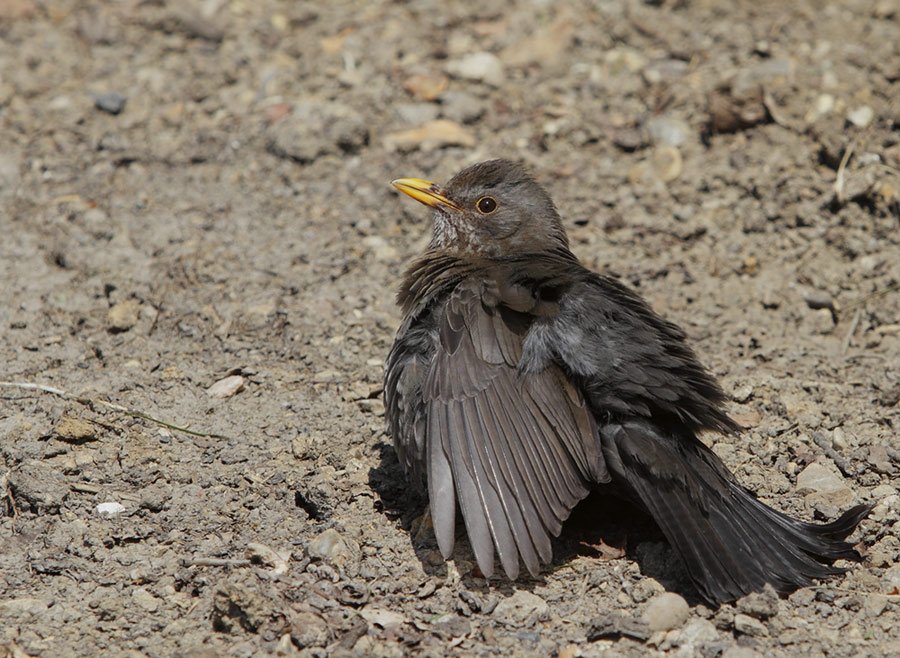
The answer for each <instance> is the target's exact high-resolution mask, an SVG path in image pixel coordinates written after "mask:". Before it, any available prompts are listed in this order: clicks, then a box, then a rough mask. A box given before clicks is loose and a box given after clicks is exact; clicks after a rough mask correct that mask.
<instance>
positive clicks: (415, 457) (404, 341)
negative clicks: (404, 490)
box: [384, 315, 436, 489]
mask: <svg viewBox="0 0 900 658" xmlns="http://www.w3.org/2000/svg"><path fill="white" fill-rule="evenodd" d="M433 324H434V323H433V320H432V318H431V317H430V316H428V315H426V316H425V317H421V316H410V317H408V318H407V319H406V321H405V322H404V323H403V325H401V327H400V329H399V331H398V332H397V338H396V340H395V341H394V344H393V346H392V347H391V352H390V354H389V355H388V358H387V363H386V364H385V371H384V372H385V375H384V406H385V418H386V419H387V424H388V431H389V432H390V434H391V436H392V437H393V439H394V448H395V450H396V451H397V457H398V458H399V460H400V464H401V465H402V466H403V470H404V471H405V472H406V474H407V475H408V476H409V477H410V479H411V480H412V482H413V483H414V484H416V485H417V486H419V487H421V488H422V489H424V484H425V472H424V470H423V467H424V464H425V420H426V416H425V414H426V408H425V401H424V399H423V398H422V384H423V382H424V380H425V375H426V374H427V373H428V367H429V363H430V362H431V359H432V357H433V356H434V351H435V342H436V339H435V337H434V333H435V330H434V326H433Z"/></svg>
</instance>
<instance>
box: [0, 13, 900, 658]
mask: <svg viewBox="0 0 900 658" xmlns="http://www.w3.org/2000/svg"><path fill="white" fill-rule="evenodd" d="M898 25H900V14H898V8H897V5H896V3H894V2H891V1H890V0H872V1H863V0H845V1H844V2H822V1H816V0H798V1H797V2H792V3H781V2H772V1H770V0H754V1H744V0H741V1H737V2H713V1H712V0H666V1H663V2H644V1H641V0H609V1H606V2H586V1H578V2H572V3H552V2H546V1H540V0H531V1H526V0H520V1H518V2H514V3H510V2H501V1H500V0H479V1H478V2H471V1H465V2H454V3H441V2H437V1H436V0H420V1H416V2H391V1H389V0H375V1H372V2H350V1H347V0H344V1H341V2H333V3H319V2H301V1H298V2H278V1H276V0H255V1H254V2H247V1H246V0H203V1H202V2H201V1H199V0H197V1H195V2H176V1H174V0H169V1H164V0H122V1H119V2H101V1H99V0H86V1H85V0H82V1H78V0H0V229H2V234H3V235H2V238H0V381H2V382H3V384H0V656H16V657H17V658H18V657H22V656H54V657H58V656H88V655H90V656H130V657H131V658H138V657H143V656H185V657H195V658H201V657H206V656H240V657H245V656H247V657H249V656H266V655H283V656H292V655H302V656H342V655H367V656H404V655H430V656H444V655H459V656H470V655H477V656H559V657H560V658H563V657H565V658H574V657H576V656H645V655H671V656H684V657H690V656H702V657H704V658H714V657H717V656H723V657H725V658H748V657H751V656H847V657H850V656H860V657H862V656H889V655H894V656H896V655H900V566H897V565H898V558H900V496H898V490H897V486H898V480H897V474H898V469H900V451H898V443H900V442H898V439H897V436H898V421H900V414H898V409H900V407H898V401H900V293H898V284H900V174H898V170H900V132H898V124H900V108H898V99H900V51H898V49H897V44H898V43H900V27H898ZM498 156H504V157H511V158H517V159H520V160H522V161H524V162H526V163H527V164H528V165H529V166H530V167H531V168H532V169H533V171H534V173H535V175H536V176H537V177H538V178H539V179H540V180H541V181H542V182H543V183H545V184H546V185H547V186H548V188H549V189H550V191H551V192H552V194H553V195H554V198H555V199H556V200H557V203H558V205H559V207H560V210H561V212H562V214H563V216H564V217H565V221H566V226H567V228H568V230H569V232H570V235H571V237H572V241H573V246H574V249H575V251H576V252H577V253H578V255H579V256H580V257H581V258H582V259H583V260H584V261H585V262H586V263H587V264H588V265H590V266H591V267H593V268H595V269H597V270H601V271H604V272H608V273H610V274H612V275H615V276H617V277H620V278H622V279H623V280H624V281H626V282H627V283H628V284H629V285H631V286H633V287H635V288H636V289H638V290H639V291H640V292H641V293H642V294H643V295H645V296H646V297H647V298H648V299H649V300H650V301H651V302H652V304H653V305H654V307H655V308H656V309H657V310H658V311H660V312H661V313H663V314H664V315H665V316H666V317H668V318H670V319H672V320H674V321H676V322H678V323H680V324H681V325H683V326H684V327H685V329H686V331H687V332H688V334H689V335H690V337H691V340H692V343H693V344H694V345H695V347H696V349H697V350H698V352H699V353H700V354H701V356H702V359H703V360H704V361H705V362H706V363H707V364H708V365H709V366H710V367H711V369H712V370H713V371H714V372H715V373H717V375H719V376H720V377H721V379H722V381H723V383H724V386H725V388H726V390H727V391H728V392H729V393H730V395H731V397H732V402H731V411H732V413H733V415H734V417H735V418H737V419H738V420H739V421H740V422H742V423H743V424H745V425H746V426H748V428H749V429H748V431H747V432H746V433H745V434H744V435H742V436H740V437H727V438H726V437H718V436H711V437H709V441H710V443H711V445H713V446H714V448H715V450H716V451H717V452H718V453H719V454H720V455H721V456H722V457H723V459H724V460H725V461H726V462H727V464H728V465H729V466H730V467H731V468H732V469H734V471H735V472H736V473H737V475H738V477H739V478H740V479H741V480H742V481H743V482H744V483H745V484H746V485H748V486H749V487H751V488H752V489H753V490H755V491H757V492H758V493H759V495H760V496H761V498H763V499H764V500H766V501H767V502H769V503H770V504H772V505H774V506H776V507H778V508H780V509H782V510H784V511H787V512H789V513H791V514H794V515H797V516H800V517H803V518H806V519H817V520H821V519H828V518H832V517H833V516H834V515H835V514H837V513H838V511H839V510H842V509H845V508H847V507H848V506H849V505H851V504H853V503H855V502H861V501H871V502H873V503H875V504H876V506H875V509H874V511H873V513H872V514H871V516H870V518H869V519H868V520H866V521H865V522H864V523H863V524H862V526H861V527H860V529H859V530H858V531H857V533H856V534H855V535H854V540H855V541H858V542H859V545H860V550H861V551H862V552H863V554H864V556H865V561H864V562H863V563H862V564H860V565H858V566H852V568H851V569H850V571H849V573H848V574H847V575H846V576H845V577H843V578H838V579H835V580H833V581H830V582H827V583H822V584H821V585H818V586H815V587H810V588H806V589H803V590H801V591H799V592H797V593H795V594H793V595H791V596H789V597H787V598H778V597H777V596H775V595H774V594H773V593H772V592H764V593H760V594H758V595H753V596H751V597H748V598H747V599H745V600H742V601H740V602H738V603H737V604H735V605H726V606H723V607H722V608H720V609H719V610H710V609H708V608H706V607H704V606H702V605H698V604H697V601H696V597H695V595H694V594H693V593H692V592H691V590H690V587H689V586H688V585H687V584H686V582H685V581H684V578H683V575H682V574H681V572H680V567H679V564H678V562H677V560H676V559H675V557H674V555H673V554H672V552H671V550H670V549H669V548H668V547H667V546H666V544H665V543H664V542H663V541H662V540H661V538H660V536H659V535H658V533H656V532H655V531H654V529H653V528H652V527H651V526H649V524H647V522H646V520H643V519H641V518H640V516H639V515H636V514H634V513H633V511H627V510H624V511H623V510H622V509H621V506H620V505H619V504H617V503H615V502H612V501H610V500H609V499H596V500H590V501H588V502H587V503H586V504H585V505H583V506H582V507H581V508H580V509H579V510H577V512H576V515H575V518H573V519H572V521H571V522H570V524H569V526H568V527H567V528H566V530H565V531H564V534H563V536H562V537H561V538H560V539H559V541H558V542H557V546H556V553H555V554H556V560H555V562H554V564H553V565H552V567H551V568H549V569H547V570H546V571H545V572H544V573H543V574H541V577H540V578H537V579H534V580H528V579H523V580H521V581H520V582H517V583H508V582H505V581H503V580H493V581H491V582H485V580H484V579H483V578H480V577H478V574H477V572H476V571H475V570H474V568H473V561H472V559H471V554H470V553H468V551H467V548H466V546H465V545H462V546H460V547H459V548H458V550H457V553H456V555H455V560H454V561H453V562H451V563H449V564H445V563H444V562H443V560H441V559H440V556H439V554H438V553H437V552H436V550H435V546H434V543H433V538H432V536H431V534H430V532H429V529H428V527H427V524H424V523H422V521H421V518H420V515H421V511H422V506H421V504H422V501H421V500H419V499H417V498H416V497H415V496H414V495H412V494H411V493H410V492H409V491H408V489H407V487H406V485H405V483H404V482H403V479H402V476H401V473H400V471H399V469H398V465H397V461H396V457H395V455H394V453H393V450H392V448H391V447H390V441H389V439H388V437H386V436H385V433H384V419H383V406H382V403H381V401H380V396H381V376H382V361H383V359H384V356H385V354H386V352H387V349H388V346H389V345H390V341H391V339H392V337H393V332H394V330H395V328H396V326H397V322H398V312H397V309H396V308H395V307H394V305H393V299H392V297H393V295H392V291H393V290H394V288H395V287H396V286H397V284H398V281H399V278H400V276H401V273H402V271H403V268H404V264H405V263H406V262H407V261H408V260H409V259H410V258H411V257H412V256H413V255H414V254H416V253H417V252H418V251H419V250H420V249H421V248H422V246H423V245H424V243H425V240H426V239H427V238H426V236H427V233H428V230H429V227H428V222H427V212H426V211H425V209H424V208H422V207H420V206H418V205H417V204H414V203H412V202H410V201H409V200H408V199H405V198H400V197H399V195H397V194H396V193H395V192H393V191H392V190H391V188H390V187H389V185H388V182H389V181H390V180H391V179H393V178H397V177H400V176H419V177H427V178H431V179H435V180H439V181H440V180H446V179H447V178H448V177H449V176H450V175H452V174H453V173H454V172H455V171H456V170H458V169H459V168H461V167H462V166H464V165H466V164H469V163H471V162H474V161H477V160H481V159H487V158H490V157H498ZM461 543H462V544H465V542H461Z"/></svg>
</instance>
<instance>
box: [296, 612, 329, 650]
mask: <svg viewBox="0 0 900 658" xmlns="http://www.w3.org/2000/svg"><path fill="white" fill-rule="evenodd" d="M290 624H291V631H290V632H291V640H292V641H293V642H294V644H296V645H297V646H298V647H300V648H301V649H306V648H308V647H324V646H325V645H326V644H328V643H329V642H330V641H331V631H330V630H329V628H328V623H327V622H326V621H325V620H324V619H323V618H322V617H320V616H319V615H317V614H315V613H313V612H305V611H304V612H298V613H297V614H296V615H294V616H293V617H291V620H290Z"/></svg>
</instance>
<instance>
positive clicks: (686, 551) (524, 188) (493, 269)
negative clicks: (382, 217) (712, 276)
mask: <svg viewBox="0 0 900 658" xmlns="http://www.w3.org/2000/svg"><path fill="white" fill-rule="evenodd" d="M392 185H393V186H394V188H396V189H397V190H399V191H400V192H402V193H404V194H406V195H408V196H410V197H412V198H413V199H415V200H417V201H420V202H421V203H423V204H425V205H427V206H429V207H430V208H431V209H432V231H431V239H430V242H429V244H428V248H427V249H426V250H425V252H424V253H423V254H422V255H421V256H419V257H418V258H416V259H414V260H413V261H412V262H411V264H410V265H409V267H408V269H407V270H406V273H405V276H404V278H403V281H402V284H401V286H400V288H399V292H398V294H397V303H398V305H399V307H400V309H401V311H402V316H403V319H402V322H401V325H400V327H399V329H398V331H397V334H396V337H395V339H394V342H393V344H392V346H391V349H390V352H389V354H388V356H387V360H386V363H385V373H384V403H385V416H386V423H387V431H388V433H389V434H390V435H391V437H392V440H393V444H394V448H395V452H396V454H397V457H398V460H399V462H400V464H401V465H402V467H403V470H404V471H405V473H406V475H407V477H408V479H409V481H410V482H411V484H412V485H414V486H415V487H417V488H419V489H420V490H421V491H423V492H427V496H428V505H429V511H430V516H431V522H432V524H433V529H434V535H435V539H436V541H437V545H438V548H439V549H440V552H441V554H442V555H443V557H444V559H450V557H451V556H452V554H453V550H454V544H455V540H456V534H457V524H458V520H459V518H461V519H462V522H463V524H464V526H465V530H466V534H467V536H468V540H469V543H470V545H471V547H472V550H473V552H474V556H475V559H476V562H477V564H478V567H479V569H480V571H481V573H482V574H483V575H484V576H485V577H487V578H491V577H492V576H493V574H494V567H495V560H496V559H499V562H500V565H501V567H502V569H503V571H504V573H505V574H506V576H507V577H508V578H509V579H511V580H516V579H517V578H518V577H519V575H520V567H521V565H523V564H524V566H525V568H526V569H527V571H528V572H529V573H530V574H532V576H536V575H537V574H539V572H540V569H541V567H542V565H546V564H549V563H550V562H551V561H552V540H553V538H554V537H557V536H558V535H559V533H560V531H561V529H562V527H563V524H564V522H565V521H566V519H567V518H568V516H569V514H570V513H571V511H572V509H573V508H574V507H575V506H576V505H577V504H578V503H579V502H581V501H582V500H583V499H584V498H585V497H586V496H587V495H588V494H589V493H590V492H592V491H595V490H603V488H604V487H606V488H608V489H609V490H611V491H615V492H617V494H618V495H621V496H623V497H625V498H626V499H627V500H629V501H631V502H632V503H634V504H635V505H637V506H638V507H639V508H641V509H643V510H644V511H645V512H647V513H648V514H649V516H650V517H652V519H653V521H654V522H655V523H656V525H658V527H659V528H660V530H661V531H662V533H663V534H664V536H665V537H666V539H667V540H668V542H669V544H670V545H671V546H672V547H673V549H674V551H675V552H676V553H677V554H678V556H680V558H681V560H682V561H683V563H684V566H685V568H686V573H687V574H688V576H689V578H690V580H691V582H692V583H693V586H694V588H695V589H696V591H697V593H698V594H699V596H700V597H701V599H702V600H703V601H704V602H706V603H709V604H711V605H720V604H722V603H726V602H730V601H734V600H736V599H738V598H741V597H743V596H745V595H746V594H749V593H751V592H754V591H759V590H762V589H763V588H764V587H765V585H766V584H767V583H768V584H770V585H771V586H772V587H774V588H775V590H777V591H778V592H780V593H782V594H786V593H789V592H791V591H794V590H796V589H798V588H800V587H803V586H807V585H809V584H811V583H812V582H813V581H815V580H817V579H822V578H826V577H829V576H833V575H835V574H839V573H843V571H844V570H843V569H842V568H839V567H837V566H835V565H834V562H835V561H836V560H838V559H845V560H857V561H858V560H860V559H861V558H860V555H859V553H858V552H857V551H856V550H855V549H854V548H853V547H852V546H851V544H849V543H848V542H847V541H845V540H846V538H847V537H848V536H849V535H850V534H851V533H852V532H853V530H854V529H855V528H856V527H857V525H858V524H859V522H860V521H861V520H862V519H863V518H864V517H865V516H866V515H867V514H868V512H869V511H870V509H871V508H870V506H867V505H858V506H856V507H853V508H852V509H850V510H848V511H847V512H845V513H844V514H843V515H841V516H840V517H839V518H838V519H837V520H834V521H832V522H830V523H826V524H814V523H808V522H804V521H801V520H798V519H794V518H792V517H790V516H787V515H786V514H783V513H782V512H779V511H777V510H775V509H773V508H771V507H769V506H767V505H765V504H763V503H762V502H761V501H759V500H758V499H757V497H756V496H755V495H754V494H752V493H751V492H750V491H749V490H747V489H746V488H744V487H743V486H742V485H741V484H740V483H739V481H738V480H737V478H736V477H735V476H734V475H733V474H732V473H731V472H730V471H729V470H728V468H727V467H726V466H725V464H724V463H723V462H722V461H721V459H719V457H718V456H717V455H716V454H715V453H714V452H713V451H712V450H711V449H709V448H708V447H707V446H706V444H705V443H703V441H702V440H701V439H700V435H701V434H702V433H703V432H715V433H719V434H726V435H734V434H737V433H739V432H740V431H741V430H742V429H743V428H742V427H741V426H740V425H739V424H738V423H737V422H736V421H734V420H733V419H732V418H731V417H729V415H728V414H727V412H726V411H725V409H724V402H725V400H726V396H725V394H724V392H723V390H722V388H721V387H720V385H719V384H718V383H717V381H716V379H715V378H714V377H713V375H712V374H711V373H710V372H709V371H708V370H707V369H706V368H705V367H704V366H703V365H701V363H700V361H699V360H698V358H697V356H696V354H695V352H694V351H693V349H692V348H691V347H690V346H689V344H688V342H687V338H686V334H685V332H684V331H683V330H682V329H681V328H679V327H678V326H677V325H675V324H674V323H672V322H670V321H667V320H665V319H663V318H662V317H661V316H660V315H658V314H657V313H656V312H654V311H653V310H652V309H651V307H650V306H649V305H648V304H647V302H645V301H644V300H643V299H642V298H641V297H640V296H639V295H638V294H636V293H635V292H633V291H632V290H631V289H630V288H629V287H627V286H626V285H624V284H623V283H621V282H619V281H618V280H617V279H615V278H613V277H610V276H606V275H602V274H598V273H596V272H594V271H592V270H590V269H588V268H586V267H585V266H583V265H582V264H581V263H580V262H579V260H578V258H577V257H576V256H575V255H574V254H573V253H572V250H571V249H570V245H569V241H568V237H567V235H566V231H565V229H564V227H563V223H562V220H561V218H560V215H559V212H558V211H557V209H556V206H555V205H554V202H553V200H552V199H551V197H550V195H549V194H548V193H547V192H546V190H545V189H544V188H543V187H542V186H541V185H540V184H539V183H538V182H537V181H536V180H535V178H534V177H533V176H532V175H531V174H530V172H529V171H528V170H527V169H526V168H525V167H523V166H522V165H521V164H519V163H516V162H513V161H510V160H504V159H497V160H489V161H485V162H480V163H477V164H474V165H472V166H469V167H467V168H465V169H463V170H462V171H460V172H459V173H458V174H456V175H455V176H454V177H453V178H452V179H451V180H450V181H449V182H448V183H447V184H446V185H444V186H441V185H438V184H435V183H433V182H430V181H428V180H424V179H420V178H400V179H397V180H394V181H393V182H392Z"/></svg>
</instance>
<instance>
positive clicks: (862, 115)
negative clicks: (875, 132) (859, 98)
mask: <svg viewBox="0 0 900 658" xmlns="http://www.w3.org/2000/svg"><path fill="white" fill-rule="evenodd" d="M874 118H875V111H874V110H873V109H872V108H871V107H869V106H868V105H863V106H862V107H858V108H856V109H855V110H852V111H851V112H849V113H848V114H847V121H849V122H850V123H852V124H853V125H854V126H856V127H857V128H866V127H868V125H869V124H870V123H872V119H874Z"/></svg>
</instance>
